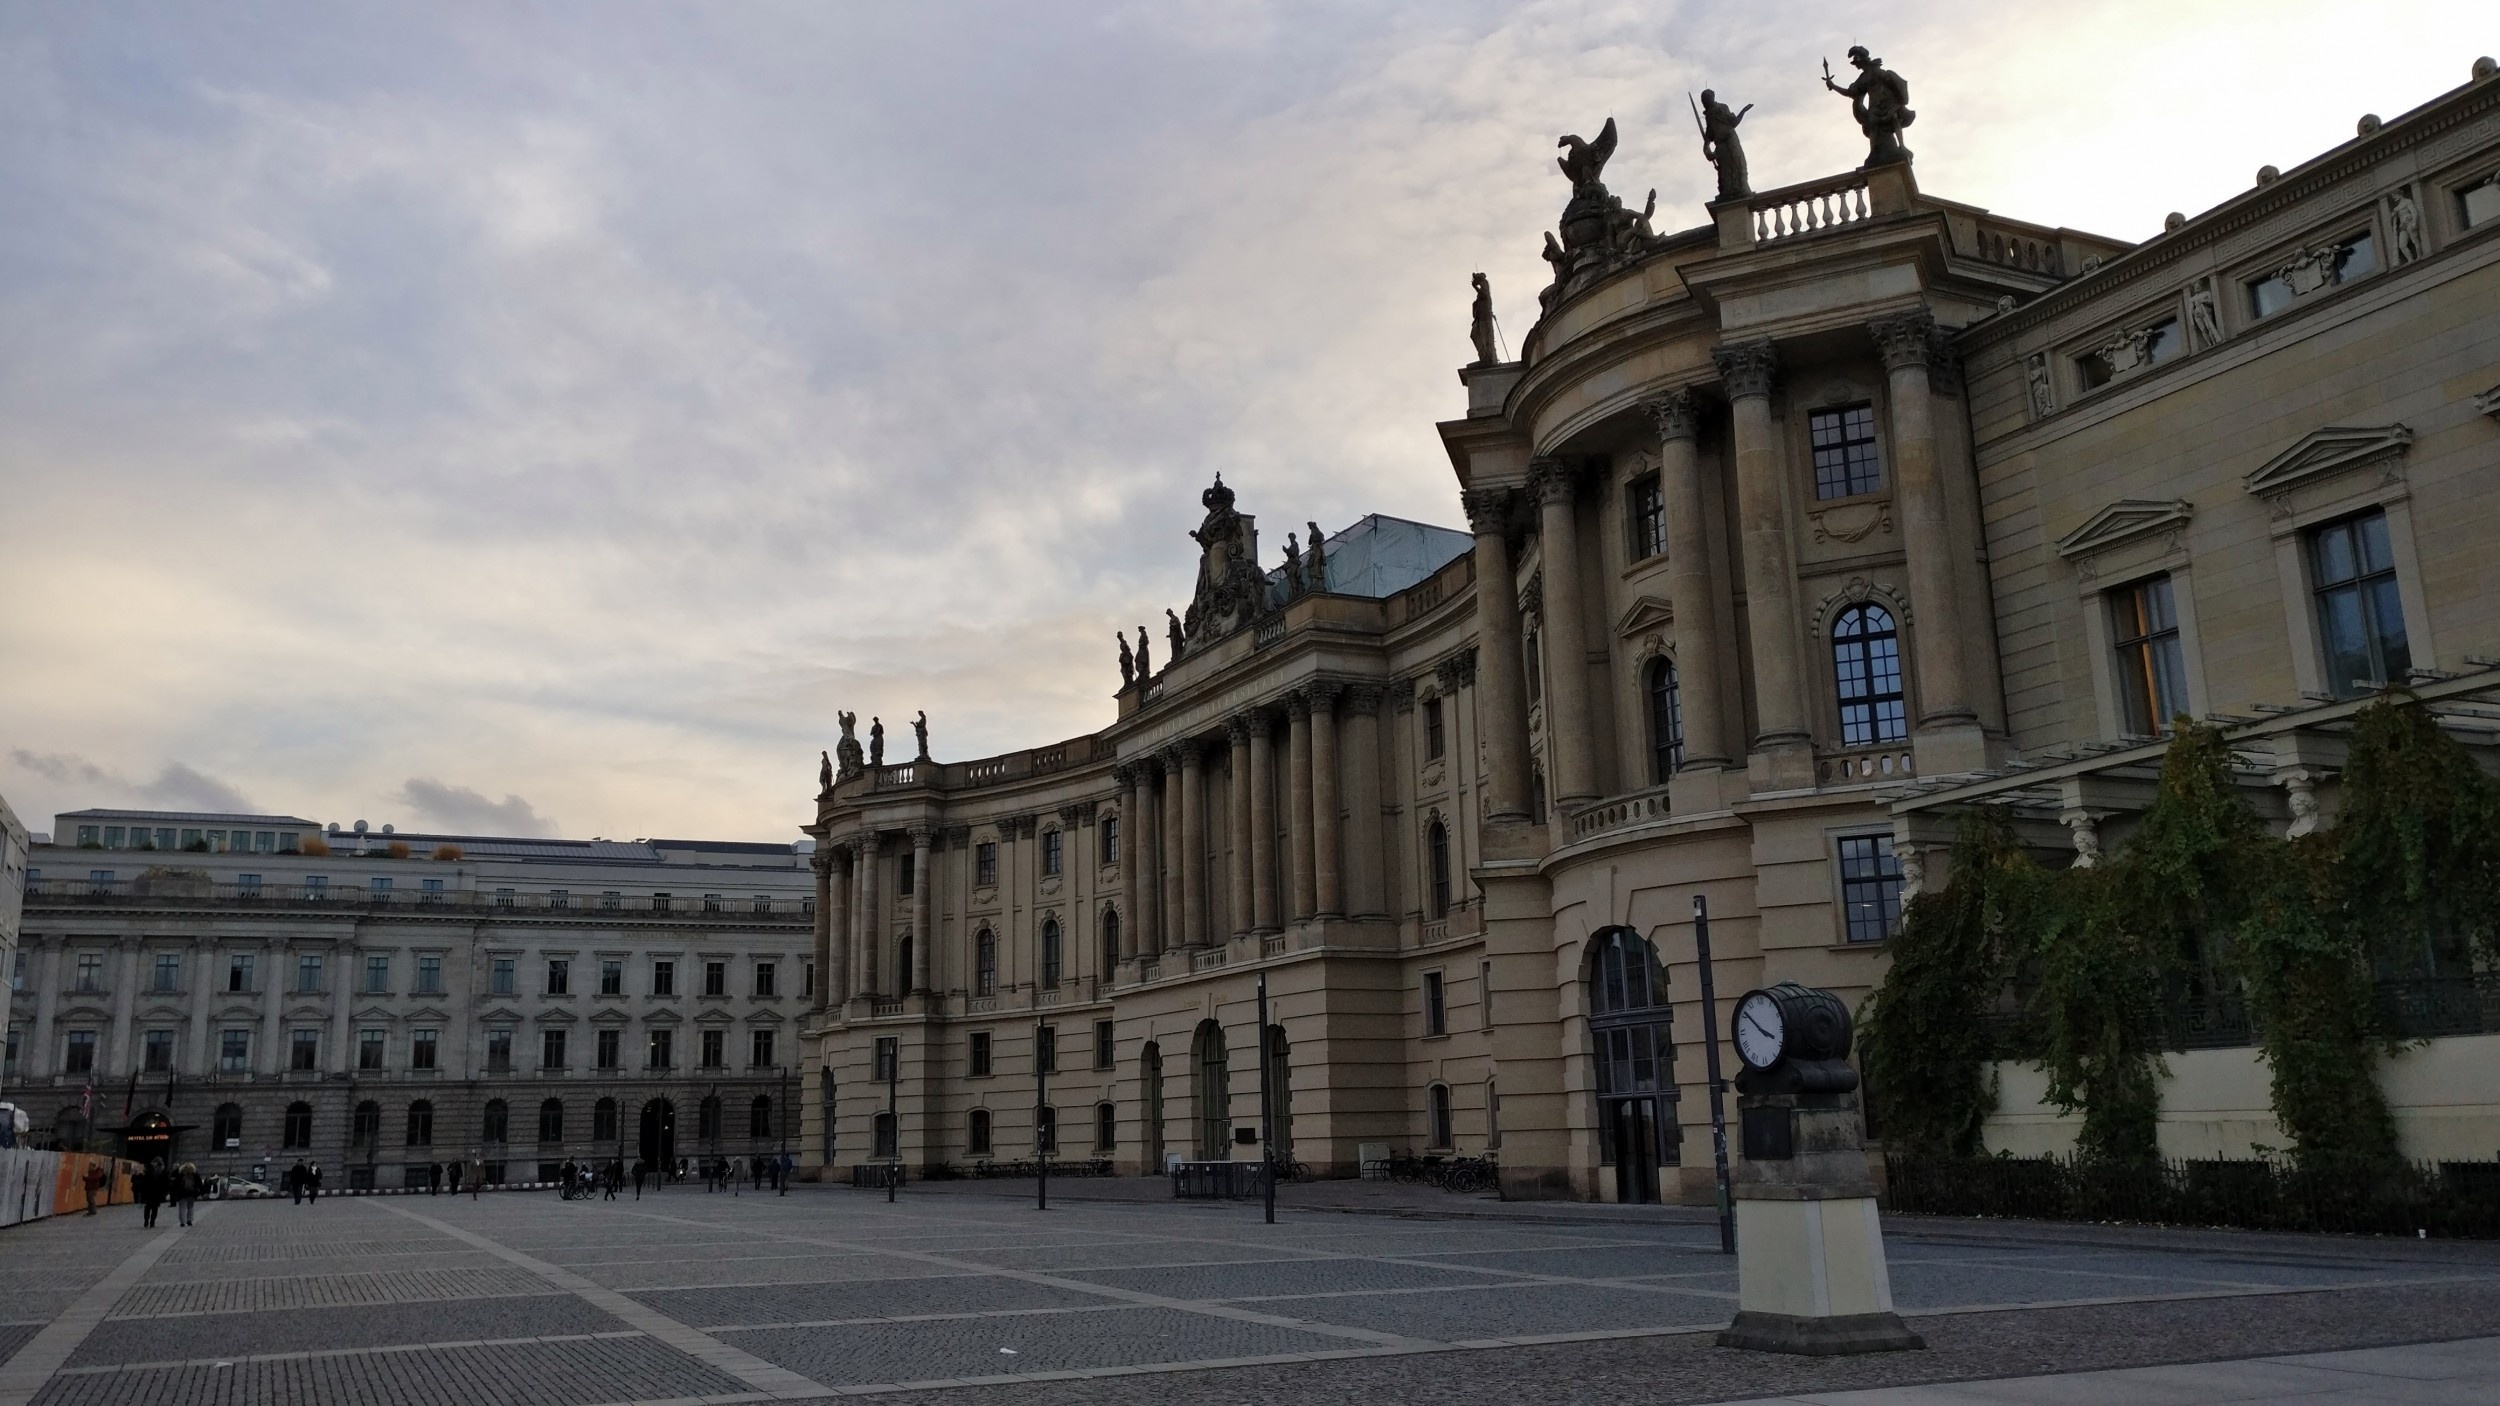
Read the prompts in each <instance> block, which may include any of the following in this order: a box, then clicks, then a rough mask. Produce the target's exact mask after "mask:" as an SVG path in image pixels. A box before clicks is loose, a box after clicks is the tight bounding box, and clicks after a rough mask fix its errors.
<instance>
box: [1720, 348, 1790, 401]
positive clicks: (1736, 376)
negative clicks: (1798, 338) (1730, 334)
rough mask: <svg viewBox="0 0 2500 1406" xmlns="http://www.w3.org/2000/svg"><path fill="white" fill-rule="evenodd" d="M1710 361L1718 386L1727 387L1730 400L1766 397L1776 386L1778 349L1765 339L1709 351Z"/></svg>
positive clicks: (1778, 360) (1778, 367)
mask: <svg viewBox="0 0 2500 1406" xmlns="http://www.w3.org/2000/svg"><path fill="white" fill-rule="evenodd" d="M1710 360H1711V363H1712V364H1713V365H1715V366H1717V367H1718V368H1719V382H1720V384H1721V385H1724V386H1726V387H1727V393H1728V396H1729V398H1730V399H1735V400H1741V399H1743V398H1745V397H1746V396H1752V395H1759V396H1767V395H1769V394H1770V393H1771V387H1772V386H1774V385H1776V384H1778V382H1779V372H1780V354H1779V348H1778V347H1776V346H1774V345H1773V344H1772V342H1771V339H1770V338H1768V337H1765V338H1763V339H1762V340H1760V341H1755V342H1730V343H1727V344H1724V345H1721V346H1716V347H1712V348H1711V349H1710Z"/></svg>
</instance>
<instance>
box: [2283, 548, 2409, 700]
mask: <svg viewBox="0 0 2500 1406" xmlns="http://www.w3.org/2000/svg"><path fill="white" fill-rule="evenodd" d="M2309 563H2310V567H2309V569H2310V573H2311V578H2312V586H2311V589H2313V590H2314V591H2316V593H2317V602H2318V606H2317V608H2318V642H2319V644H2320V646H2321V647H2322V648H2323V649H2324V650H2325V653H2326V683H2327V687H2328V688H2330V689H2332V690H2333V691H2334V693H2335V696H2336V697H2338V698H2357V697H2359V696H2361V695H2362V694H2364V693H2368V692H2370V691H2372V690H2373V689H2375V688H2376V687H2378V686H2379V685H2381V684H2391V683H2403V682H2404V681H2405V675H2406V674H2407V673H2408V672H2410V671H2411V669H2412V667H2413V651H2412V649H2411V647H2410V646H2409V645H2408V644H2407V643H2406V640H2405V615H2404V601H2403V599H2402V597H2401V596H2400V595H2399V594H2398V593H2397V589H2396V558H2395V554H2394V553H2393V552H2391V551H2390V550H2389V549H2388V545H2387V514H2385V513H2383V512H2381V511H2379V510H2377V509H2375V508H2373V509H2371V510H2370V511H2369V512H2366V513H2363V514H2361V515H2360V516H2359V517H2350V518H2346V519H2344V520H2343V521H2342V522H2331V523H2328V524H2327V525H2326V526H2324V527H2321V528H2319V529H2317V530H2316V531H2315V532H2312V533H2311V534H2310V535H2309Z"/></svg>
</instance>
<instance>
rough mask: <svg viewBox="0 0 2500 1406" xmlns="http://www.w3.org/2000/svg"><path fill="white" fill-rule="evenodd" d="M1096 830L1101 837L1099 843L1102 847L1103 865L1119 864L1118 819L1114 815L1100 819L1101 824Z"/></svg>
mask: <svg viewBox="0 0 2500 1406" xmlns="http://www.w3.org/2000/svg"><path fill="white" fill-rule="evenodd" d="M1096 829H1097V831H1098V832H1099V834H1100V836H1101V840H1100V843H1101V845H1102V862H1103V863H1105V864H1117V863H1119V862H1120V817H1118V816H1116V815H1106V816H1104V817H1103V818H1102V822H1101V824H1099V825H1098V826H1097V827H1096Z"/></svg>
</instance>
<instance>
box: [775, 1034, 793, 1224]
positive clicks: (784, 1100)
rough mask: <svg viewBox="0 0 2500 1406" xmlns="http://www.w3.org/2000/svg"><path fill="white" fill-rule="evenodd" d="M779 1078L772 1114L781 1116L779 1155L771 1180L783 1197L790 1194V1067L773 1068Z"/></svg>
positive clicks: (784, 1065) (779, 1066)
mask: <svg viewBox="0 0 2500 1406" xmlns="http://www.w3.org/2000/svg"><path fill="white" fill-rule="evenodd" d="M775 1068H776V1069H777V1071H778V1072H779V1074H780V1076H781V1102H780V1103H779V1104H778V1105H777V1106H776V1107H775V1108H774V1110H773V1111H774V1112H776V1113H778V1114H780V1115H781V1155H780V1157H779V1159H778V1160H777V1161H775V1162H774V1164H773V1180H774V1182H776V1183H777V1184H779V1186H780V1187H781V1193H780V1194H782V1195H784V1196H787V1195H789V1194H790V1066H789V1065H786V1064H783V1065H778V1066H775Z"/></svg>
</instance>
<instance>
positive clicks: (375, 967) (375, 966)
mask: <svg viewBox="0 0 2500 1406" xmlns="http://www.w3.org/2000/svg"><path fill="white" fill-rule="evenodd" d="M390 990H391V959H390V958H389V957H387V956H367V957H366V958H365V994H366V995H368V996H386V995H389V994H390Z"/></svg>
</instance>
